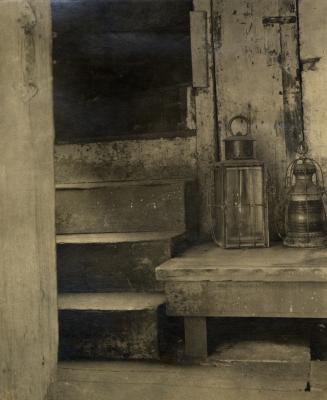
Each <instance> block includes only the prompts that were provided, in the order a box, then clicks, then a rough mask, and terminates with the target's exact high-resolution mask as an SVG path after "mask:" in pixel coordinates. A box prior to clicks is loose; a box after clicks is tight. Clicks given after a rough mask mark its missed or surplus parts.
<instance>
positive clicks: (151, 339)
mask: <svg viewBox="0 0 327 400" xmlns="http://www.w3.org/2000/svg"><path fill="white" fill-rule="evenodd" d="M163 302H164V296H163V295H162V294H145V293H142V294H138V293H108V294H66V295H61V296H59V321H60V348H59V357H60V358H61V359H66V360H67V359H83V358H84V359H90V360H96V359H97V360H104V359H158V358H159V343H158V315H157V309H158V307H159V306H160V305H161V304H163Z"/></svg>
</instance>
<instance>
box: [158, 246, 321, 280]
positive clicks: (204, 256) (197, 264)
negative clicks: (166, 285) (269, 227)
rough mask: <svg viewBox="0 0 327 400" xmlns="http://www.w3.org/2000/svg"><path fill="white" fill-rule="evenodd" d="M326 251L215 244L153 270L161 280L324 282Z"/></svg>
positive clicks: (198, 247)
mask: <svg viewBox="0 0 327 400" xmlns="http://www.w3.org/2000/svg"><path fill="white" fill-rule="evenodd" d="M326 260H327V250H326V249H291V248H286V247H283V246H282V245H281V244H275V245H273V246H272V247H270V248H267V249H263V248H260V249H242V250H226V249H222V248H219V247H217V246H216V245H214V244H205V245H200V246H196V247H194V248H193V249H190V250H188V251H186V252H185V253H184V254H183V255H182V256H181V257H176V258H173V259H171V260H168V261H167V262H165V263H164V264H163V265H160V266H159V267H157V268H156V276H157V279H159V280H163V281H175V282H176V281H181V282H187V281H190V282H192V281H194V282H200V281H221V282H325V283H327V261H326Z"/></svg>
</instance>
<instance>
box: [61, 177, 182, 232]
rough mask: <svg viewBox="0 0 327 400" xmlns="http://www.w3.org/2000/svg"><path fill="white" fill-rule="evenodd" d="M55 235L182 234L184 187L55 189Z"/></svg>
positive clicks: (174, 185) (177, 185)
mask: <svg viewBox="0 0 327 400" xmlns="http://www.w3.org/2000/svg"><path fill="white" fill-rule="evenodd" d="M56 229H57V233H58V234H65V233H96V232H149V231H172V230H173V231H185V196H184V186H183V185H180V184H171V185H155V186H127V187H124V186H121V187H102V188H93V189H83V190H81V189H59V190H58V189H57V191H56Z"/></svg>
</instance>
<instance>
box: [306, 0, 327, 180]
mask: <svg viewBox="0 0 327 400" xmlns="http://www.w3.org/2000/svg"><path fill="white" fill-rule="evenodd" d="M326 12H327V3H326V2H325V1H323V0H315V1H314V2H312V1H310V0H302V1H300V2H299V23H300V44H301V47H300V53H301V62H302V66H303V71H302V81H303V110H304V136H305V139H306V141H307V143H308V145H309V149H310V154H311V156H312V157H314V158H315V159H316V160H317V161H318V162H319V163H320V164H321V166H322V168H323V171H324V173H325V175H326V173H327V157H326V154H327V138H326V116H325V110H326V107H327V93H326V90H325V88H326V85H327V58H326V55H327V49H326V41H327V26H326V23H325V18H324V16H325V15H326ZM325 183H326V182H325Z"/></svg>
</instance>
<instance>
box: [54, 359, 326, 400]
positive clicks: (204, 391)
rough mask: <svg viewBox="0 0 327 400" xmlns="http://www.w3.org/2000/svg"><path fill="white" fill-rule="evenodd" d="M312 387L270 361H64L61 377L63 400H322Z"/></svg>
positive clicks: (299, 375) (304, 377)
mask: <svg viewBox="0 0 327 400" xmlns="http://www.w3.org/2000/svg"><path fill="white" fill-rule="evenodd" d="M322 383H324V382H323V381H322ZM306 384H307V375H306V374H303V371H301V369H300V370H298V369H296V366H295V365H293V366H292V365H291V366H290V365H289V364H288V363H284V365H282V364H276V365H275V364H267V363H264V362H258V363H245V362H235V363H220V364H219V365H218V366H217V367H213V366H203V365H201V366H190V365H187V366H185V365H168V364H163V363H153V362H151V363H150V362H141V361H137V362H136V361H128V362H122V361H121V362H119V361H112V362H101V363H100V362H69V363H66V362H61V363H59V367H58V378H57V385H58V386H57V387H58V394H60V395H61V396H58V398H60V399H66V398H67V399H74V400H75V399H76V400H84V399H85V400H86V399H87V400H89V399H90V398H91V399H97V400H99V399H108V398H109V397H108V393H110V394H111V396H110V398H112V399H121V400H122V399H128V398H133V399H135V400H136V399H138V400H144V399H160V400H168V399H169V400H173V399H174V400H176V399H181V400H182V399H188V400H198V399H201V400H209V399H211V400H212V399H219V400H236V399H237V400H239V399H251V400H254V399H257V400H258V399H260V400H268V399H269V400H286V399H287V400H299V399H306V400H313V399H317V400H318V397H311V395H312V393H307V392H305V391H304V390H303V388H304V387H305V386H306ZM323 387H326V385H325V384H324V386H323ZM302 395H303V396H302ZM65 396H67V397H65ZM323 398H326V397H323V396H321V397H319V399H320V400H322V399H323Z"/></svg>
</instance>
